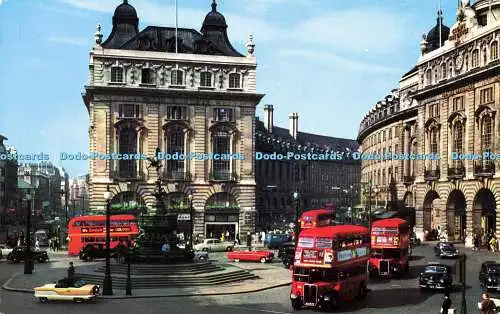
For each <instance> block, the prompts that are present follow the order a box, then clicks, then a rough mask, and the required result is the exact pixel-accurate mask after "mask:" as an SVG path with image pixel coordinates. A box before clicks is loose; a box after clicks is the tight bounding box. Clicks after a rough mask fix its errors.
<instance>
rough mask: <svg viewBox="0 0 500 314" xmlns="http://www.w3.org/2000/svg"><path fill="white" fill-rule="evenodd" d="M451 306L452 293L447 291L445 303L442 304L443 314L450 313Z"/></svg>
mask: <svg viewBox="0 0 500 314" xmlns="http://www.w3.org/2000/svg"><path fill="white" fill-rule="evenodd" d="M450 307H451V299H450V293H449V292H448V291H446V292H445V293H444V300H443V304H442V305H441V314H448V311H449V310H450Z"/></svg>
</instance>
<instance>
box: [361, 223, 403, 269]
mask: <svg viewBox="0 0 500 314" xmlns="http://www.w3.org/2000/svg"><path fill="white" fill-rule="evenodd" d="M409 236H410V225H409V224H408V222H407V221H406V220H404V219H401V218H389V219H381V220H377V221H375V222H374V223H373V224H372V229H371V247H372V255H371V257H370V265H369V269H370V274H371V275H380V276H390V275H393V274H402V273H403V272H407V271H408V270H409V267H410V265H409V259H410V252H409V248H410V241H409Z"/></svg>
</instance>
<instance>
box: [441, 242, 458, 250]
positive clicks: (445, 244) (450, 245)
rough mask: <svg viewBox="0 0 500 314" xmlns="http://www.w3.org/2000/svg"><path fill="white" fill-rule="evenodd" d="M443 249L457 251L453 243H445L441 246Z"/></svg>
mask: <svg viewBox="0 0 500 314" xmlns="http://www.w3.org/2000/svg"><path fill="white" fill-rule="evenodd" d="M441 248H442V249H443V250H446V249H448V250H453V249H455V246H454V245H453V243H443V244H442V245H441Z"/></svg>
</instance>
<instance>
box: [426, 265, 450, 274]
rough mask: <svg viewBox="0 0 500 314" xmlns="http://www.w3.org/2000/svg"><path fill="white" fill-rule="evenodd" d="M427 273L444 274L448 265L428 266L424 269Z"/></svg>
mask: <svg viewBox="0 0 500 314" xmlns="http://www.w3.org/2000/svg"><path fill="white" fill-rule="evenodd" d="M424 272H425V273H426V274H444V273H446V267H442V266H427V267H426V268H425V271H424Z"/></svg>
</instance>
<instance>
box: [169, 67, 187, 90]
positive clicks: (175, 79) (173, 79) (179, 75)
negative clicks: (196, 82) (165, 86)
mask: <svg viewBox="0 0 500 314" xmlns="http://www.w3.org/2000/svg"><path fill="white" fill-rule="evenodd" d="M170 84H171V85H174V86H183V85H184V72H182V70H173V71H172V72H171V73H170Z"/></svg>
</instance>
